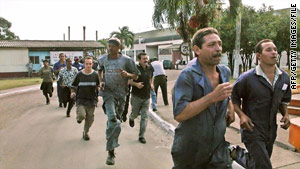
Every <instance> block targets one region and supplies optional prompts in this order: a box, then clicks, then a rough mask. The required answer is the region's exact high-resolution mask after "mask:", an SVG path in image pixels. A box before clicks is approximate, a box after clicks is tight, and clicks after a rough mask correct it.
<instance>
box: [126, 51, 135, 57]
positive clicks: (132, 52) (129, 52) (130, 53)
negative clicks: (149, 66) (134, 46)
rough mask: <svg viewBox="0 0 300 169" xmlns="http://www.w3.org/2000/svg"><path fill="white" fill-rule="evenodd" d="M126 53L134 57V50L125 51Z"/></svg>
mask: <svg viewBox="0 0 300 169" xmlns="http://www.w3.org/2000/svg"><path fill="white" fill-rule="evenodd" d="M126 55H127V56H129V57H131V58H133V57H134V51H133V50H129V51H126Z"/></svg>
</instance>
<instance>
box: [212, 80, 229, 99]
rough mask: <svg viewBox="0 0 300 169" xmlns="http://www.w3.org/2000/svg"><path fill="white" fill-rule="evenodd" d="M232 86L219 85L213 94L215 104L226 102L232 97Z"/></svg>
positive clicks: (227, 83) (227, 84) (226, 84)
mask: <svg viewBox="0 0 300 169" xmlns="http://www.w3.org/2000/svg"><path fill="white" fill-rule="evenodd" d="M231 91H232V86H231V85H230V83H229V82H226V83H222V84H219V85H218V86H217V87H216V88H215V89H214V90H213V91H212V92H211V93H210V96H211V99H212V102H213V103H216V102H218V101H221V100H224V99H226V98H227V97H229V96H230V95H231Z"/></svg>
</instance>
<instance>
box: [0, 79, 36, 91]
mask: <svg viewBox="0 0 300 169" xmlns="http://www.w3.org/2000/svg"><path fill="white" fill-rule="evenodd" d="M41 83H42V79H41V78H39V77H34V78H12V79H0V90H5V89H12V88H16V87H22V86H30V85H35V84H41Z"/></svg>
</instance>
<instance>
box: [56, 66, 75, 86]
mask: <svg viewBox="0 0 300 169" xmlns="http://www.w3.org/2000/svg"><path fill="white" fill-rule="evenodd" d="M77 73H78V70H77V69H76V68H75V67H72V66H71V69H70V70H68V69H67V67H64V68H63V69H62V70H61V71H59V76H60V77H62V82H63V84H64V85H65V86H68V87H71V86H72V82H73V81H74V79H75V76H76V74H77Z"/></svg>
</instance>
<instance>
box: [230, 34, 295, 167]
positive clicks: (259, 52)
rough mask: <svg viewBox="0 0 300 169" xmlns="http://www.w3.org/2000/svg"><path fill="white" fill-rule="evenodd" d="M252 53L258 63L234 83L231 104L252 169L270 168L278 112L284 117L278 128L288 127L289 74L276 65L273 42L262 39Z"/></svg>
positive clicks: (275, 50)
mask: <svg viewBox="0 0 300 169" xmlns="http://www.w3.org/2000/svg"><path fill="white" fill-rule="evenodd" d="M255 51H256V57H257V58H258V59H259V62H260V63H259V65H258V66H256V67H255V68H254V69H251V70H249V71H247V72H245V73H244V74H242V75H241V76H240V77H239V79H238V80H237V81H236V82H235V84H234V87H233V91H232V102H233V105H234V110H235V111H236V113H237V114H238V116H239V117H240V125H241V131H242V141H243V143H244V144H245V146H246V148H247V149H248V151H249V154H250V157H251V158H252V159H253V160H254V162H255V169H272V164H271V161H270V157H271V155H272V150H273V144H274V141H275V139H276V132H277V124H276V117H277V112H278V110H279V111H280V113H281V114H282V116H283V117H282V119H281V122H283V124H282V125H281V127H282V128H283V129H287V128H288V127H289V125H290V120H289V115H288V113H287V104H288V102H290V100H291V89H290V81H289V76H288V74H287V73H286V72H285V71H283V70H281V69H279V68H278V67H277V66H276V63H277V56H278V53H277V48H276V46H275V44H274V43H273V41H272V40H270V39H264V40H261V41H260V42H258V44H257V45H256V47H255ZM241 100H242V101H241ZM241 104H242V109H241V107H240V106H241Z"/></svg>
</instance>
